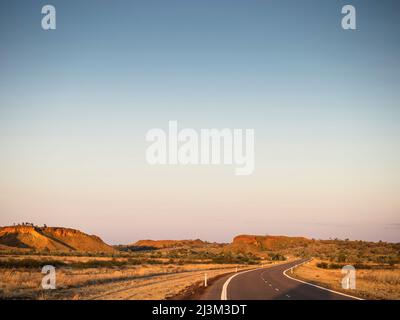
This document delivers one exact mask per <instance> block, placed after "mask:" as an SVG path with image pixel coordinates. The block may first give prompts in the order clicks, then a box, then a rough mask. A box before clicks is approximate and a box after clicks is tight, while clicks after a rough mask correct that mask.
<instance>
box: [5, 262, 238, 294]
mask: <svg viewBox="0 0 400 320" xmlns="http://www.w3.org/2000/svg"><path fill="white" fill-rule="evenodd" d="M234 268H235V267H234V266H232V265H217V264H215V265H213V264H205V265H202V264H193V265H191V264H188V265H139V266H132V267H129V268H128V267H126V268H121V269H117V268H91V269H70V268H64V267H63V268H59V269H57V289H56V290H42V289H41V287H40V286H41V281H42V277H43V275H42V274H41V273H40V270H36V269H34V270H28V269H15V270H10V269H0V298H6V299H92V298H99V299H165V298H166V297H168V296H170V295H173V294H176V293H178V292H179V291H181V290H182V289H184V288H185V287H187V286H190V285H192V284H194V283H196V282H198V281H200V280H202V279H203V277H204V273H207V275H208V277H213V276H216V275H219V274H222V273H227V272H231V271H233V269H234Z"/></svg>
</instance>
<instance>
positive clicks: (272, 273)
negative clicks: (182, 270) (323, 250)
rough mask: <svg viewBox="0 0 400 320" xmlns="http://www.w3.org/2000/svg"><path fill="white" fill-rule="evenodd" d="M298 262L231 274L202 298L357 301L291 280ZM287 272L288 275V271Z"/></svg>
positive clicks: (217, 281) (301, 261) (211, 287)
mask: <svg viewBox="0 0 400 320" xmlns="http://www.w3.org/2000/svg"><path fill="white" fill-rule="evenodd" d="M306 261H307V260H306V259H304V260H298V261H294V262H290V263H285V264H281V265H277V266H273V267H269V268H259V269H254V270H250V271H243V272H239V273H235V274H230V275H227V276H224V277H222V278H220V279H218V280H216V281H215V282H214V283H213V284H212V285H211V286H209V287H208V288H207V289H206V290H205V291H204V292H203V294H202V295H201V297H200V299H202V300H219V299H222V300H354V299H358V298H356V297H352V296H350V295H346V294H342V293H339V292H335V291H332V290H328V289H325V288H322V287H318V286H315V285H312V284H308V283H306V282H301V281H298V280H295V279H293V278H291V276H290V274H291V273H290V268H291V267H293V266H296V265H298V264H300V263H303V262H306ZM285 271H286V272H285Z"/></svg>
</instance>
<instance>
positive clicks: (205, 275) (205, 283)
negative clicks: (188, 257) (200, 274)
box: [204, 273, 207, 287]
mask: <svg viewBox="0 0 400 320" xmlns="http://www.w3.org/2000/svg"><path fill="white" fill-rule="evenodd" d="M204 287H207V273H205V274H204Z"/></svg>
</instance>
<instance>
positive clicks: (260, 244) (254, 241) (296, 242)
mask: <svg viewBox="0 0 400 320" xmlns="http://www.w3.org/2000/svg"><path fill="white" fill-rule="evenodd" d="M311 242H312V240H310V239H307V238H304V237H287V236H270V235H265V236H262V235H246V234H242V235H238V236H236V237H234V238H233V241H232V243H231V244H230V245H228V246H226V247H225V251H233V252H253V253H256V252H262V251H281V250H284V251H286V250H290V249H294V248H299V247H304V246H307V245H308V244H309V243H311Z"/></svg>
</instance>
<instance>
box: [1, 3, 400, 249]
mask: <svg viewBox="0 0 400 320" xmlns="http://www.w3.org/2000/svg"><path fill="white" fill-rule="evenodd" d="M46 4H52V5H54V7H55V8H56V19H57V20H56V21H57V28H56V30H49V31H45V30H43V29H42V28H41V19H42V16H43V15H42V14H41V8H42V6H44V5H46ZM345 4H352V5H354V7H355V8H356V12H357V30H343V29H342V28H341V19H342V17H343V15H342V14H341V8H342V6H344V5H345ZM399 15H400V3H399V2H398V1H397V0H393V1H392V0H379V1H378V0H369V1H358V0H349V1H340V0H335V1H333V0H306V1H301V2H300V1H297V0H296V1H295V0H292V1H289V0H279V1H278V0H270V1H268V0H229V1H228V0H219V1H215V0H202V1H200V0H157V1H155V0H146V1H144V0H143V1H123V0H116V1H102V0H97V1H94V0H84V1H66V0H64V1H59V0H48V1H22V0H5V1H1V2H0V225H10V224H12V223H14V222H24V221H28V222H33V223H36V224H39V225H42V224H47V225H49V226H65V227H71V228H76V229H80V230H82V231H84V232H87V233H90V234H96V235H99V236H100V237H101V238H102V239H104V240H105V241H106V242H108V243H111V244H119V243H131V242H134V241H136V240H138V239H184V238H185V239H186V238H190V239H195V238H201V239H203V240H208V241H222V242H229V241H231V239H232V238H233V237H234V236H235V235H237V234H243V233H246V234H275V235H293V236H294V235H296V236H307V237H310V238H323V239H327V238H330V237H331V238H336V237H338V238H342V239H344V238H350V239H363V240H372V241H378V240H384V241H392V242H400V194H399V193H400V170H399V169H400V144H399V141H400V140H399V138H400V126H399V120H400V103H399V102H400V90H399V89H400V59H399V57H400V42H399V41H398V40H399V34H400V17H399ZM170 120H177V121H178V126H179V127H180V128H182V129H183V128H194V129H196V130H200V129H202V128H205V129H206V128H218V129H223V128H242V129H254V131H255V171H254V173H253V174H252V175H250V176H235V175H234V174H233V170H234V169H233V168H232V166H226V165H213V166H211V165H210V166H195V165H188V166H183V165H175V166H173V165H165V166H151V165H149V164H148V163H147V162H146V159H145V152H146V148H147V147H148V142H146V141H145V135H146V132H147V131H148V130H149V129H152V128H164V129H167V126H168V121H170Z"/></svg>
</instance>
